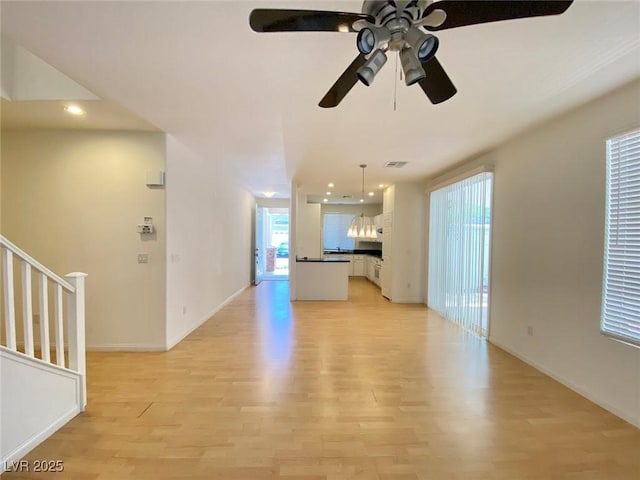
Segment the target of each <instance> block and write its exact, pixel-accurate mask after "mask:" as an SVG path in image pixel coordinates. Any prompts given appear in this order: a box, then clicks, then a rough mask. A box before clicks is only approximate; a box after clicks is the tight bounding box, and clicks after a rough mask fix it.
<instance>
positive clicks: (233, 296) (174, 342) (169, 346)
mask: <svg viewBox="0 0 640 480" xmlns="http://www.w3.org/2000/svg"><path fill="white" fill-rule="evenodd" d="M250 286H251V285H250V284H246V285H244V286H242V287H241V288H240V289H239V290H237V291H236V292H234V293H232V294H231V295H230V296H229V297H227V299H226V300H225V301H223V302H222V303H221V304H220V305H218V306H217V307H216V308H214V309H213V310H212V311H211V312H209V313H208V314H207V315H205V317H204V318H203V319H202V320H200V321H199V322H197V323H196V324H195V325H194V326H193V327H191V328H189V329H188V330H186V331H185V332H184V333H183V334H181V335H179V336H178V337H176V338H175V339H174V340H171V341H169V340H167V346H166V350H171V349H172V348H173V347H175V346H176V345H177V344H179V343H180V342H181V341H182V340H184V339H185V338H187V337H188V336H189V335H191V334H192V333H193V332H194V331H196V330H197V329H198V328H200V327H201V326H202V324H203V323H205V322H206V321H207V320H209V319H210V318H211V317H213V316H214V315H215V314H216V313H218V312H219V311H220V310H222V309H223V308H224V307H226V306H227V305H229V304H230V303H231V302H233V301H234V300H235V299H236V297H237V296H238V295H240V294H241V293H242V292H244V291H245V290H246V289H247V288H249V287H250Z"/></svg>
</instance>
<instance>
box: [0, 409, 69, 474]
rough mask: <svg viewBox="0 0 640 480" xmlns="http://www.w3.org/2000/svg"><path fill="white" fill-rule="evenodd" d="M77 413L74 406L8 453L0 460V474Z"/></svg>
mask: <svg viewBox="0 0 640 480" xmlns="http://www.w3.org/2000/svg"><path fill="white" fill-rule="evenodd" d="M79 413H80V407H79V406H78V405H75V406H74V407H73V408H72V409H71V410H69V411H68V412H67V413H65V414H63V415H62V416H61V417H60V418H58V420H56V421H55V422H53V423H52V424H51V425H49V427H47V428H46V429H45V430H43V431H42V432H40V433H38V434H36V435H34V436H33V437H31V438H30V439H29V440H27V441H26V442H25V443H23V444H22V445H20V446H19V447H18V448H16V449H15V450H13V451H12V452H9V454H8V455H7V456H6V457H5V458H3V459H2V468H1V469H0V473H2V472H5V471H9V469H10V468H11V466H12V465H15V464H16V462H18V461H19V460H20V459H21V458H22V457H24V456H25V455H26V454H28V453H29V452H30V451H31V450H33V449H34V448H36V447H37V446H38V445H40V444H41V443H42V442H44V441H45V440H46V439H47V438H49V437H50V436H51V435H53V434H54V433H56V432H57V431H58V430H59V429H60V428H62V427H63V426H64V425H66V424H67V423H68V422H69V421H71V420H72V419H73V418H74V417H75V416H76V415H78V414H79ZM16 466H17V465H16Z"/></svg>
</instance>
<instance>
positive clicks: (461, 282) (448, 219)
mask: <svg viewBox="0 0 640 480" xmlns="http://www.w3.org/2000/svg"><path fill="white" fill-rule="evenodd" d="M492 185H493V174H492V173H491V172H483V173H480V174H478V175H473V176H471V177H469V178H466V179H464V180H462V181H460V182H457V183H454V184H451V185H448V186H446V187H444V188H441V189H438V190H434V191H433V192H431V195H430V210H429V292H428V298H429V307H430V308H433V309H434V310H435V311H437V312H438V313H439V314H440V315H442V316H443V317H445V318H447V319H449V320H451V321H453V322H456V323H458V324H459V325H461V326H463V327H464V328H466V329H468V330H471V331H473V332H475V333H477V334H478V335H482V336H486V335H487V331H488V325H489V308H488V307H489V246H490V238H491V192H492Z"/></svg>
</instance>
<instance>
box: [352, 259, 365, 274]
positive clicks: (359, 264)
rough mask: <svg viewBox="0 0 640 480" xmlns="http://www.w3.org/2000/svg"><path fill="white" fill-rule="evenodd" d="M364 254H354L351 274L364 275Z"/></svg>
mask: <svg viewBox="0 0 640 480" xmlns="http://www.w3.org/2000/svg"><path fill="white" fill-rule="evenodd" d="M364 257H365V256H364V255H352V258H353V260H352V261H351V266H352V273H351V275H352V276H354V277H364V276H365V270H364Z"/></svg>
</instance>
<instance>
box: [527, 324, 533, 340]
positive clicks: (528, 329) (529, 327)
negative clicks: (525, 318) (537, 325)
mask: <svg viewBox="0 0 640 480" xmlns="http://www.w3.org/2000/svg"><path fill="white" fill-rule="evenodd" d="M527 335H529V336H530V337H533V327H532V326H531V325H529V326H528V327H527Z"/></svg>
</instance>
